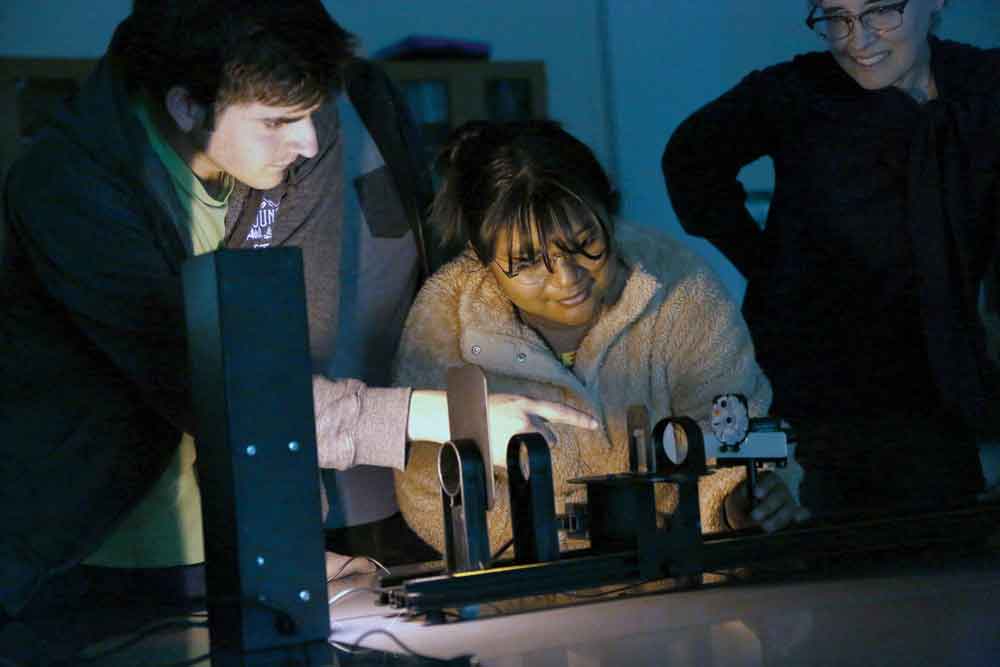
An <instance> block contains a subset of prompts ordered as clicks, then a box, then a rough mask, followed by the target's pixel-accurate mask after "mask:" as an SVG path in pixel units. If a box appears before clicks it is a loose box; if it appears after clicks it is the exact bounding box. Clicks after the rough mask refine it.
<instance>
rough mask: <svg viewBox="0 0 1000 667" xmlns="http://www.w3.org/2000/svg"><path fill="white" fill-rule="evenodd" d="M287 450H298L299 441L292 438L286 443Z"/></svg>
mask: <svg viewBox="0 0 1000 667" xmlns="http://www.w3.org/2000/svg"><path fill="white" fill-rule="evenodd" d="M288 451H290V452H297V451H299V443H298V442H297V441H295V440H292V441H291V442H290V443H288Z"/></svg>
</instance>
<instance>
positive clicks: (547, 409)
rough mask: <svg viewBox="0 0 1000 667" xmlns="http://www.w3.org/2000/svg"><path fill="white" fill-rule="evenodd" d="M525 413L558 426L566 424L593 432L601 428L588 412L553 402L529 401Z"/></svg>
mask: <svg viewBox="0 0 1000 667" xmlns="http://www.w3.org/2000/svg"><path fill="white" fill-rule="evenodd" d="M525 411H526V412H531V413H533V414H535V415H538V416H539V417H541V418H542V419H546V420H548V421H550V422H553V423H556V424H566V425H567V426H576V427H578V428H585V429H589V430H591V431H592V430H594V429H596V428H597V427H598V426H600V424H599V423H598V422H597V420H596V419H594V418H593V417H591V416H590V415H588V414H587V413H586V412H581V411H580V410H577V409H575V408H571V407H569V406H568V405H562V404H560V403H553V402H551V401H529V404H528V405H526V406H525Z"/></svg>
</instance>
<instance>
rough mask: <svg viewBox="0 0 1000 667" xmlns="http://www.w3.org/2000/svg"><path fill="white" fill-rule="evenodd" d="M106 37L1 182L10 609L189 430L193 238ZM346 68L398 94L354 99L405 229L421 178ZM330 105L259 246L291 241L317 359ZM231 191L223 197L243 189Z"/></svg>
mask: <svg viewBox="0 0 1000 667" xmlns="http://www.w3.org/2000/svg"><path fill="white" fill-rule="evenodd" d="M121 39H122V37H121V31H119V33H116V36H115V38H114V39H113V40H112V45H111V48H110V50H109V54H108V55H107V56H106V57H105V58H103V59H102V60H101V61H100V62H99V64H98V66H97V69H96V70H95V72H94V73H93V75H92V76H91V77H90V79H89V80H88V81H87V82H86V84H85V86H84V88H83V90H82V91H81V92H80V94H79V95H77V96H76V97H74V98H73V99H72V100H71V101H69V102H68V103H67V105H66V106H65V108H64V109H62V110H61V111H60V112H59V113H58V115H57V116H56V119H55V121H54V124H53V126H52V127H51V128H50V129H48V130H46V131H45V132H43V133H42V134H41V136H40V137H39V139H38V141H37V143H36V144H35V145H33V146H32V148H31V149H30V150H29V151H28V153H27V154H26V155H25V156H24V157H23V158H22V159H21V160H19V161H18V162H17V163H16V164H15V166H14V167H13V168H12V170H11V172H10V175H9V178H8V180H7V183H6V187H5V201H4V207H5V208H4V217H5V224H6V225H7V228H6V229H5V235H4V236H5V244H4V247H3V253H4V254H3V264H2V277H3V280H2V281H0V299H2V302H3V304H4V307H3V310H2V311H0V340H2V341H3V347H2V350H0V378H2V380H0V526H2V527H3V528H2V535H3V537H2V541H0V607H2V610H5V611H6V612H7V613H8V614H10V615H16V614H17V613H18V612H19V610H21V609H22V608H23V607H24V605H25V604H26V602H27V601H28V600H29V599H30V597H31V595H32V594H33V592H34V591H35V590H37V588H38V587H39V586H40V585H42V584H43V583H44V581H45V580H46V579H47V578H48V577H50V576H52V575H53V574H55V573H57V572H59V571H61V570H64V569H67V568H69V567H72V566H74V565H75V564H76V563H78V562H79V561H80V560H82V559H83V558H85V557H86V556H87V555H88V554H89V553H90V552H91V551H92V550H93V549H94V548H96V547H97V546H98V545H99V544H100V543H101V542H102V541H103V539H104V538H105V537H106V536H107V535H108V534H109V533H110V531H111V530H113V528H114V527H115V525H116V523H117V521H119V520H120V519H121V518H122V517H123V515H124V513H125V512H126V511H127V510H128V509H129V508H130V507H132V506H133V505H134V504H135V503H136V502H137V501H138V500H139V499H140V498H141V497H142V495H143V494H144V493H145V491H146V490H148V489H149V488H150V486H151V485H152V483H153V482H154V481H155V480H156V479H157V478H158V477H159V475H160V474H161V473H162V471H163V470H164V469H165V466H166V464H167V462H168V460H169V458H170V456H171V454H172V452H173V451H174V447H175V446H176V445H177V443H178V441H179V436H180V433H181V432H182V431H188V432H192V433H195V425H194V423H193V419H192V406H191V401H190V387H189V379H188V369H187V351H186V344H185V339H184V336H185V325H184V318H183V302H182V293H181V283H180V278H179V276H180V267H181V264H182V262H183V261H184V260H185V259H187V258H188V257H189V256H190V255H191V246H190V242H189V241H186V240H185V239H184V238H183V237H182V235H181V234H180V233H178V227H177V226H175V224H174V220H176V219H178V218H179V217H180V216H182V215H183V207H182V206H181V202H180V201H179V199H178V197H177V195H176V192H175V191H174V186H173V185H172V183H171V180H170V178H169V176H168V174H167V173H166V171H165V169H164V167H163V165H162V164H161V162H160V160H159V159H158V158H157V156H156V155H155V153H154V152H153V150H152V149H151V147H150V145H149V142H148V140H147V138H146V135H145V133H144V131H143V129H142V127H141V126H140V125H139V123H138V122H137V121H136V119H135V118H134V117H133V115H132V113H131V111H130V108H129V104H128V94H129V92H130V91H128V90H127V87H126V83H125V81H124V79H123V76H122V72H121V69H120V63H118V62H117V61H116V57H115V54H116V53H117V52H118V51H119V49H120V40H121ZM348 72H349V73H350V76H351V81H350V83H348V87H349V89H350V90H351V95H352V98H357V99H362V98H364V99H374V100H395V101H396V102H397V103H396V104H381V103H378V104H370V105H367V107H368V110H367V115H366V112H365V110H364V109H362V108H361V107H359V112H361V113H362V118H363V119H364V120H365V123H366V125H367V126H368V128H369V131H370V132H371V133H372V134H373V136H374V138H375V140H376V142H377V143H378V144H379V146H380V148H381V149H382V151H383V153H384V155H385V157H386V162H387V164H389V166H390V169H391V171H392V173H393V176H394V178H398V179H399V182H400V183H402V184H403V185H402V186H400V187H399V191H400V193H401V197H402V198H403V200H404V206H405V208H406V210H407V211H408V212H409V214H410V216H411V222H412V225H413V226H414V227H415V228H419V227H420V226H421V225H422V224H423V214H424V211H425V210H426V205H427V203H428V201H429V197H430V186H429V179H428V178H427V174H426V170H425V169H424V168H423V167H421V166H420V158H419V157H417V156H418V155H419V152H418V151H417V146H416V144H414V143H412V130H411V129H409V126H408V125H406V123H407V122H408V121H407V120H406V118H405V117H404V115H403V113H402V108H403V107H402V104H401V103H400V102H399V100H398V95H397V94H396V92H395V91H394V90H393V88H392V86H391V84H390V83H389V81H388V79H387V78H386V77H385V75H384V74H383V73H382V72H381V71H380V70H379V69H377V68H376V67H374V66H373V65H371V64H368V63H364V62H362V61H358V62H356V63H354V64H352V65H350V66H349V67H348ZM335 109H336V103H335V101H334V100H332V99H331V100H330V101H328V103H327V104H326V105H325V106H324V107H323V108H322V109H321V110H320V111H319V112H317V114H316V116H315V119H316V125H317V134H318V137H319V142H320V149H319V154H318V155H317V156H316V157H315V158H313V159H311V160H303V161H300V162H299V163H297V164H296V165H294V166H293V168H292V170H291V171H290V174H289V178H288V185H289V188H288V195H287V196H286V201H285V202H284V204H283V209H282V211H281V212H280V214H279V220H280V225H278V224H276V226H275V232H276V234H278V235H280V236H279V237H277V238H275V239H274V242H273V245H295V246H300V247H302V249H303V255H304V265H305V270H306V283H307V292H308V295H307V297H308V302H309V311H310V312H309V315H310V341H311V347H312V353H313V357H314V359H315V360H316V361H317V364H319V363H320V362H321V360H322V359H323V357H324V356H326V354H327V353H328V349H329V346H330V344H331V336H332V335H333V333H332V332H334V331H336V328H335V321H336V320H335V317H336V304H337V302H338V301H337V299H338V294H337V275H338V269H339V250H340V249H339V238H340V230H339V229H338V225H339V222H340V220H341V211H340V207H341V201H340V199H339V197H337V196H335V195H336V194H337V193H339V188H340V187H341V184H340V181H341V179H342V174H341V171H340V170H341V160H340V157H339V152H340V145H339V142H338V141H337V133H336V127H337V122H336V110H335ZM234 194H236V196H235V197H234V199H233V201H232V202H231V206H237V207H239V206H241V205H242V203H243V202H244V201H245V198H246V195H247V192H246V189H245V188H242V189H240V191H239V192H238V193H234ZM418 238H423V235H419V236H418ZM231 243H232V245H234V246H239V245H240V239H239V238H237V237H234V238H233V239H231Z"/></svg>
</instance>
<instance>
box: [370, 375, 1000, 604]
mask: <svg viewBox="0 0 1000 667" xmlns="http://www.w3.org/2000/svg"><path fill="white" fill-rule="evenodd" d="M456 401H457V397H456ZM456 409H458V410H460V409H461V406H460V405H459V404H453V403H452V395H451V393H449V411H453V410H456ZM755 422H756V423H755ZM648 423H649V420H648V418H647V417H646V415H645V414H643V412H642V410H641V409H637V410H630V413H629V424H628V427H629V446H630V464H631V467H632V470H630V471H629V472H623V473H619V474H612V475H603V476H595V477H586V478H581V479H576V480H570V481H571V483H577V484H582V485H585V486H586V495H587V501H586V504H585V506H584V507H571V506H570V505H567V510H568V511H571V512H572V513H573V515H572V516H562V517H557V516H556V513H555V507H554V500H553V485H552V466H551V459H550V457H549V451H548V446H547V444H546V442H545V440H544V439H543V438H541V436H539V435H537V434H529V435H518V436H515V437H514V438H512V439H511V440H510V442H509V443H508V446H507V470H508V477H509V480H510V484H509V487H510V489H509V491H510V507H511V522H512V526H513V544H514V557H513V558H511V559H507V560H501V561H498V562H496V563H491V561H490V557H489V549H490V544H489V539H488V534H489V531H488V529H487V525H488V520H487V509H486V500H485V497H486V488H487V486H486V485H487V481H486V480H487V479H488V476H491V475H492V469H491V468H490V469H487V468H485V467H484V466H483V459H482V456H480V455H479V452H480V450H481V448H480V447H477V446H474V444H473V443H472V442H470V441H459V442H454V441H453V442H452V443H449V444H448V445H445V446H444V447H443V448H442V452H443V454H442V456H443V458H447V459H451V460H452V461H451V463H449V464H448V466H450V468H451V469H453V470H458V471H460V472H461V474H460V475H459V476H458V479H459V480H460V483H459V484H457V485H455V484H454V480H455V478H451V482H452V483H451V486H450V487H449V486H448V485H447V484H446V483H445V479H444V473H442V488H443V492H442V496H443V506H444V520H445V526H446V534H447V540H446V562H447V566H448V571H446V572H441V573H438V574H431V575H428V574H427V570H426V569H422V570H421V573H420V574H418V575H415V576H413V577H407V576H406V575H405V574H403V575H387V576H385V577H383V578H382V580H381V586H382V587H383V588H386V589H387V590H388V593H387V595H386V596H385V599H386V600H387V602H388V603H389V604H390V605H392V606H393V607H396V608H405V609H406V610H407V611H409V612H410V613H411V614H414V615H427V617H428V619H430V620H442V619H443V618H444V615H443V614H442V612H443V611H444V610H447V609H457V608H461V607H464V606H466V605H470V604H476V603H484V602H493V601H499V600H504V599H511V598H521V597H530V596H536V595H545V594H551V593H562V592H568V591H574V590H582V589H590V588H599V587H603V586H612V585H623V584H624V585H630V584H641V583H645V582H652V581H656V580H660V579H667V578H671V577H679V576H686V575H699V574H701V573H703V572H706V571H716V570H725V569H730V568H737V567H745V566H749V565H754V564H757V563H764V562H768V561H774V560H780V559H783V558H790V557H801V558H808V557H810V556H815V557H820V556H828V555H829V554H831V553H848V552H866V551H872V550H879V549H886V548H899V547H906V546H913V547H918V546H924V545H931V544H938V543H951V542H954V541H956V540H962V539H968V538H969V537H974V536H979V535H983V534H986V533H987V532H989V531H991V530H993V531H995V530H996V529H997V528H998V526H1000V506H996V505H991V506H972V507H959V508H957V509H952V510H948V511H942V512H936V513H934V514H926V513H917V514H911V515H905V516H901V515H894V516H892V517H885V516H882V517H879V516H875V517H870V518H860V517H855V518H849V519H846V520H845V519H838V520H836V521H827V522H825V523H822V524H820V523H815V522H814V523H813V524H812V525H808V526H805V527H801V528H790V529H786V530H784V531H781V532H779V533H776V534H772V535H765V534H763V533H762V532H760V531H759V530H748V531H741V532H729V533H716V534H708V535H703V534H702V530H701V528H702V526H701V515H700V509H699V502H698V480H699V479H700V478H701V477H702V476H704V475H707V474H712V470H711V469H709V467H708V465H707V463H708V460H709V459H713V460H714V462H715V464H716V465H718V466H727V465H745V466H747V470H748V475H752V474H754V473H755V472H756V470H757V468H758V467H760V466H761V465H762V464H763V463H777V464H779V465H780V464H783V463H784V462H785V461H786V457H787V453H788V449H787V444H788V439H787V436H788V433H787V431H786V430H785V429H783V428H782V427H781V423H780V421H779V420H750V428H749V429H748V431H747V433H745V434H743V438H742V439H741V440H740V442H739V443H738V446H736V447H734V446H733V445H732V444H725V443H722V442H720V440H719V439H718V438H716V437H714V436H713V435H712V434H703V433H702V431H701V428H700V427H699V426H698V424H697V423H696V422H695V421H694V420H692V419H690V418H687V417H671V418H667V419H663V420H661V421H660V422H659V423H658V424H657V425H656V426H655V427H654V428H653V429H652V433H649V432H648ZM668 440H669V441H671V442H674V443H677V442H680V443H682V445H681V446H678V445H676V444H674V445H668V442H667V441H668ZM678 451H681V452H682V454H683V460H676V459H677V458H678V457H677V453H678ZM444 452H447V453H444ZM671 456H673V457H674V458H673V459H672V458H671ZM640 467H641V468H643V469H642V470H639V469H638V468H640ZM443 469H444V466H442V470H443ZM657 484H672V485H674V486H675V487H676V488H677V497H678V504H677V506H676V508H675V510H674V511H673V513H672V514H671V515H670V516H669V517H663V518H662V519H661V518H660V517H658V516H657V510H656V502H655V487H656V485H657ZM751 497H752V496H751ZM459 509H460V511H459ZM560 526H561V527H562V528H563V529H566V528H575V529H576V535H575V536H577V537H579V536H580V535H582V534H584V533H585V534H586V537H587V538H588V539H589V541H590V547H589V548H586V549H574V550H567V551H562V552H561V551H560V550H559V540H558V529H559V527H560ZM584 529H585V530H584ZM569 532H571V531H569Z"/></svg>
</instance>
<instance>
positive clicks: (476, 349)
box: [472, 345, 483, 354]
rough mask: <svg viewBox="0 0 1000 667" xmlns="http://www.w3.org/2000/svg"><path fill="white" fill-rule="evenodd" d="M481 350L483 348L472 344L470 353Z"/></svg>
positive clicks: (477, 352)
mask: <svg viewBox="0 0 1000 667" xmlns="http://www.w3.org/2000/svg"><path fill="white" fill-rule="evenodd" d="M482 351H483V348H481V347H479V346H478V345H473V346H472V354H479V353H480V352H482Z"/></svg>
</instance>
